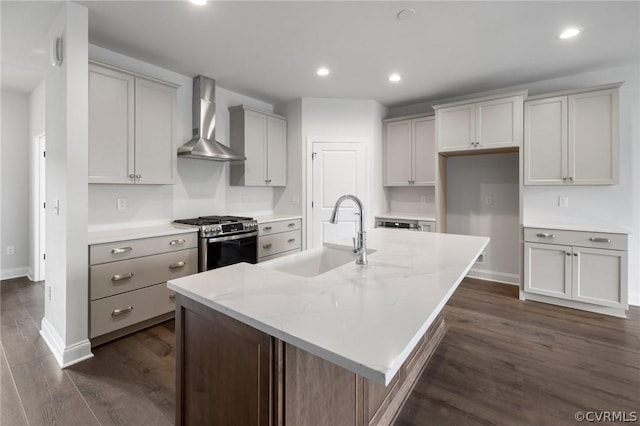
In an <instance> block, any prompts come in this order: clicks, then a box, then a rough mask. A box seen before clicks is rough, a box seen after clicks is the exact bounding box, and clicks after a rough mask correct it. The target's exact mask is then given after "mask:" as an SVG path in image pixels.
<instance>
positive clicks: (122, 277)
mask: <svg viewBox="0 0 640 426" xmlns="http://www.w3.org/2000/svg"><path fill="white" fill-rule="evenodd" d="M127 278H133V272H129V273H128V274H116V275H114V276H112V277H111V281H122V280H126V279H127Z"/></svg>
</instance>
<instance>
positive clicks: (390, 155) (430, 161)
mask: <svg viewBox="0 0 640 426" xmlns="http://www.w3.org/2000/svg"><path fill="white" fill-rule="evenodd" d="M384 152H385V183H384V184H385V186H425V185H435V164H436V149H435V118H434V117H433V116H430V117H419V118H413V119H400V120H392V121H386V122H385V151H384Z"/></svg>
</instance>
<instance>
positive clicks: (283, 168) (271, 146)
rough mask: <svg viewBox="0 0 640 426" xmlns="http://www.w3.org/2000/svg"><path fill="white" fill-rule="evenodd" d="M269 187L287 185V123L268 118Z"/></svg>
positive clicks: (278, 119) (275, 118)
mask: <svg viewBox="0 0 640 426" xmlns="http://www.w3.org/2000/svg"><path fill="white" fill-rule="evenodd" d="M266 180H267V182H266V183H267V185H269V186H286V185H287V121H286V120H283V119H281V118H278V117H272V116H267V179H266Z"/></svg>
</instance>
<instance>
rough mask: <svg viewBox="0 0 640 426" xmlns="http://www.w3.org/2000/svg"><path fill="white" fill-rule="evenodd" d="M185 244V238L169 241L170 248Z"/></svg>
mask: <svg viewBox="0 0 640 426" xmlns="http://www.w3.org/2000/svg"><path fill="white" fill-rule="evenodd" d="M184 243H186V240H185V239H184V238H180V239H179V240H172V241H169V245H170V246H175V245H178V244H184Z"/></svg>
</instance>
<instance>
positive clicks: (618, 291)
mask: <svg viewBox="0 0 640 426" xmlns="http://www.w3.org/2000/svg"><path fill="white" fill-rule="evenodd" d="M573 255H574V256H573V300H578V301H580V302H586V303H594V304H596V305H602V306H611V307H614V308H622V309H626V306H627V286H626V283H627V275H626V274H627V252H625V251H617V250H603V249H593V248H585V247H574V248H573Z"/></svg>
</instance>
